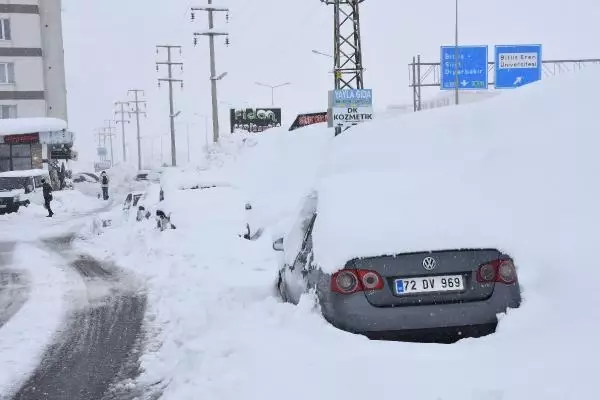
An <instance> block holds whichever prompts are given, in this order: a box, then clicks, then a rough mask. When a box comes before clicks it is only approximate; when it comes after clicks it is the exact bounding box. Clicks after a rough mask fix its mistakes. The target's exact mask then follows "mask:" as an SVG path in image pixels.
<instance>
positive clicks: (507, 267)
mask: <svg viewBox="0 0 600 400" xmlns="http://www.w3.org/2000/svg"><path fill="white" fill-rule="evenodd" d="M498 280H499V282H502V283H506V284H511V283H515V282H516V281H517V269H516V268H515V264H514V263H513V262H512V260H503V261H502V262H501V263H500V265H499V266H498Z"/></svg>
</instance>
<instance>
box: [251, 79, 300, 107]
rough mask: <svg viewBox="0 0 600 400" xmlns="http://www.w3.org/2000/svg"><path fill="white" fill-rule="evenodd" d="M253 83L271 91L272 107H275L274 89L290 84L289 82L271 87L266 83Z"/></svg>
mask: <svg viewBox="0 0 600 400" xmlns="http://www.w3.org/2000/svg"><path fill="white" fill-rule="evenodd" d="M254 83H255V84H256V85H258V86H264V87H268V88H270V89H271V105H272V106H274V105H275V89H277V88H280V87H283V86H288V85H291V84H292V83H291V82H286V83H282V84H279V85H275V86H273V85H269V84H267V83H262V82H254Z"/></svg>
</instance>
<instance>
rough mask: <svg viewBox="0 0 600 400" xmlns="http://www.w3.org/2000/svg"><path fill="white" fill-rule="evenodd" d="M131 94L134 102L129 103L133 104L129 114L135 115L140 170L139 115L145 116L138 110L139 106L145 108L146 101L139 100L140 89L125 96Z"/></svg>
mask: <svg viewBox="0 0 600 400" xmlns="http://www.w3.org/2000/svg"><path fill="white" fill-rule="evenodd" d="M130 93H133V96H134V100H131V101H129V103H130V104H134V107H135V109H134V110H131V111H130V113H131V114H135V121H136V126H137V148H138V169H140V170H141V169H142V139H141V129H140V115H144V116H146V115H147V114H146V112H145V111H142V110H140V104H141V105H143V106H144V107H145V106H146V101H143V100H140V99H139V95H140V93H141V94H142V95H143V94H144V91H143V90H141V89H130V90H129V91H128V92H127V94H128V95H129V94H130Z"/></svg>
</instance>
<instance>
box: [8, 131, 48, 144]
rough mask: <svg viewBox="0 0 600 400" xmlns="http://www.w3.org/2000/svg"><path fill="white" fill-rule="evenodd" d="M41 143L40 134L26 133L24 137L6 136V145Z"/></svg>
mask: <svg viewBox="0 0 600 400" xmlns="http://www.w3.org/2000/svg"><path fill="white" fill-rule="evenodd" d="M39 142H40V134H39V133H26V134H24V135H7V136H4V143H6V144H35V143H39Z"/></svg>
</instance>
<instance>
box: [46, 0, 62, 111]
mask: <svg viewBox="0 0 600 400" xmlns="http://www.w3.org/2000/svg"><path fill="white" fill-rule="evenodd" d="M61 3H62V1H61V0H39V6H40V22H41V25H40V27H41V32H42V33H41V36H42V49H43V51H44V79H45V82H46V105H47V110H46V114H47V116H48V117H52V118H60V119H62V120H65V121H68V118H67V117H68V116H67V84H66V77H65V56H64V48H63V36H62V8H61Z"/></svg>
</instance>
